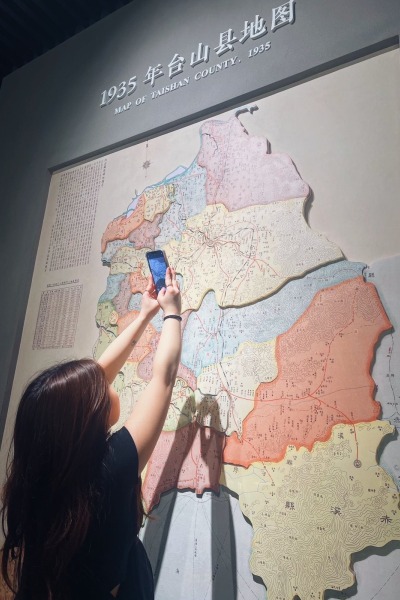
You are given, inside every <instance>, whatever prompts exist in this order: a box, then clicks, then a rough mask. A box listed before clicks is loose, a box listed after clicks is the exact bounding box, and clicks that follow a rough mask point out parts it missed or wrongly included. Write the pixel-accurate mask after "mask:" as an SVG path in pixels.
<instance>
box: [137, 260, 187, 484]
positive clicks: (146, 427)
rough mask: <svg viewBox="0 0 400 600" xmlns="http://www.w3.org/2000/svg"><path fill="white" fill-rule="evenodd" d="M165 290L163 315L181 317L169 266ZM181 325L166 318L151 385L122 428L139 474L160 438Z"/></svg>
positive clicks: (176, 362) (160, 297) (161, 296)
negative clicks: (136, 457) (129, 437)
mask: <svg viewBox="0 0 400 600" xmlns="http://www.w3.org/2000/svg"><path fill="white" fill-rule="evenodd" d="M165 281H166V284H167V287H166V288H164V289H163V290H161V292H160V293H159V295H158V298H157V299H158V302H159V304H160V305H161V308H162V309H163V310H164V316H167V315H171V314H172V315H180V312H181V295H180V291H179V285H178V282H177V280H176V273H175V271H174V270H173V269H171V268H170V267H168V270H167V273H166V278H165ZM181 346H182V342H181V323H180V321H179V320H177V319H166V320H165V321H164V324H163V328H162V332H161V337H160V341H159V344H158V347H157V351H156V354H155V357H154V363H153V374H152V378H151V381H150V383H149V384H148V385H147V387H146V389H145V390H144V391H143V393H142V394H141V395H140V397H139V399H138V400H137V402H136V404H135V406H134V408H133V411H132V413H131V415H130V416H129V417H128V419H127V421H126V423H125V427H126V428H127V429H128V431H129V432H130V434H131V435H132V437H133V439H134V441H135V444H136V448H137V450H138V455H139V472H141V471H142V469H143V467H144V466H145V465H146V463H147V461H148V459H149V458H150V455H151V453H152V452H153V449H154V447H155V445H156V443H157V440H158V438H159V436H160V433H161V430H162V427H163V424H164V421H165V417H166V415H167V412H168V407H169V403H170V400H171V395H172V389H173V387H174V384H175V379H176V373H177V371H178V366H179V360H180V355H181Z"/></svg>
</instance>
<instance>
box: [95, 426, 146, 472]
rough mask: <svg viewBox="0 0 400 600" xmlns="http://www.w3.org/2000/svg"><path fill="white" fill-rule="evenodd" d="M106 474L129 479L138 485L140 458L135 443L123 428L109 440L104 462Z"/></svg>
mask: <svg viewBox="0 0 400 600" xmlns="http://www.w3.org/2000/svg"><path fill="white" fill-rule="evenodd" d="M103 467H104V469H105V471H106V472H110V473H111V474H112V475H113V479H114V478H115V476H119V477H127V478H128V479H129V481H132V478H133V481H134V482H135V483H136V481H137V478H138V471H139V458H138V453H137V449H136V445H135V442H134V440H133V438H132V436H131V434H130V433H129V431H128V430H127V429H126V427H121V429H119V430H118V431H116V432H115V433H113V434H112V435H110V437H109V438H108V440H107V452H106V456H105V458H104V461H103Z"/></svg>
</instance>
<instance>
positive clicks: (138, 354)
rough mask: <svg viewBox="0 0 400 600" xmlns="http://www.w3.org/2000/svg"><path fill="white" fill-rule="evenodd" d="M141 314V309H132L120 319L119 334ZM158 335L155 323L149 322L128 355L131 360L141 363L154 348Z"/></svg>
mask: <svg viewBox="0 0 400 600" xmlns="http://www.w3.org/2000/svg"><path fill="white" fill-rule="evenodd" d="M138 315H139V311H137V310H131V311H130V312H128V313H127V314H126V315H124V316H123V317H120V318H119V319H118V335H120V334H121V333H122V332H123V331H124V329H126V327H128V325H129V324H130V323H132V321H134V320H135V319H136V318H137V316H138ZM156 336H158V333H157V331H156V330H155V329H154V327H153V325H152V324H151V323H149V324H148V325H147V327H146V329H145V330H144V332H143V335H142V337H141V338H140V341H139V342H138V343H137V344H136V345H135V346H134V347H133V349H132V352H131V353H130V355H129V356H128V359H127V360H129V361H131V362H136V363H139V362H140V361H142V360H143V359H144V358H145V357H146V356H147V355H148V354H150V353H151V350H152V341H153V338H154V337H156Z"/></svg>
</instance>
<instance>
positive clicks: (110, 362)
mask: <svg viewBox="0 0 400 600" xmlns="http://www.w3.org/2000/svg"><path fill="white" fill-rule="evenodd" d="M154 295H155V288H154V283H153V280H152V279H151V277H150V278H149V280H148V284H147V288H146V291H145V292H144V293H143V299H142V307H141V310H140V312H139V315H138V316H137V317H136V319H135V320H134V321H133V322H132V323H130V325H128V327H127V328H126V329H124V331H122V333H120V334H119V336H118V337H117V338H116V339H115V340H113V341H112V342H111V344H110V345H109V346H108V348H106V350H105V351H104V352H103V354H102V355H101V356H100V358H99V360H98V363H99V364H100V365H101V366H102V367H103V369H104V371H105V373H106V377H107V380H108V382H109V383H110V384H111V383H112V382H113V381H114V379H115V378H116V376H117V375H118V373H119V371H120V370H121V369H122V367H123V366H124V364H125V362H126V360H127V358H128V356H129V355H130V353H131V352H132V349H133V347H134V346H135V345H136V344H137V343H138V341H139V339H140V337H141V336H142V334H143V332H144V330H145V329H146V327H147V325H148V323H149V322H150V320H151V319H152V318H153V317H154V316H155V315H156V314H157V312H158V310H159V309H160V305H159V303H158V302H157V300H156V299H155V297H154Z"/></svg>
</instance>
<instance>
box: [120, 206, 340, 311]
mask: <svg viewBox="0 0 400 600" xmlns="http://www.w3.org/2000/svg"><path fill="white" fill-rule="evenodd" d="M305 200H306V198H294V199H291V200H286V201H285V202H273V203H271V204H268V205H261V206H249V207H247V208H244V209H241V210H236V211H233V212H229V211H228V210H227V209H226V208H225V206H224V205H222V204H216V205H215V206H207V207H206V208H205V210H204V211H203V212H201V213H200V214H199V215H196V216H194V217H192V218H191V219H188V220H187V222H186V227H185V230H184V232H183V234H182V238H181V240H180V241H176V240H172V241H171V242H169V243H168V244H167V245H166V246H165V247H164V250H165V251H166V254H167V256H168V258H169V262H170V264H172V265H174V267H175V268H176V270H177V271H178V273H180V274H181V275H182V276H183V281H184V284H183V288H182V312H184V311H185V310H188V309H189V308H191V309H194V310H196V309H198V308H199V306H200V304H201V301H202V299H203V298H204V296H205V294H206V293H207V292H208V291H210V290H214V291H215V296H216V300H217V302H218V304H219V306H221V307H226V306H243V305H246V304H250V303H252V302H255V301H257V300H261V299H262V298H266V297H267V296H270V295H271V294H273V293H274V292H276V291H277V290H278V289H279V288H280V287H282V286H283V285H284V284H285V283H286V282H287V281H288V280H290V279H292V278H294V277H300V276H301V275H303V274H304V273H306V272H307V271H308V270H310V269H314V268H317V267H318V266H320V265H323V264H326V263H329V262H333V261H335V260H339V259H341V258H342V257H343V256H342V253H341V251H340V249H339V248H338V247H337V246H335V244H333V243H331V242H329V241H328V240H326V239H325V238H324V236H323V235H320V234H318V233H315V232H314V231H312V230H311V229H310V228H309V227H308V225H307V223H306V221H305V219H304V216H303V207H304V202H305ZM112 272H117V271H112ZM118 272H121V271H118Z"/></svg>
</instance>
